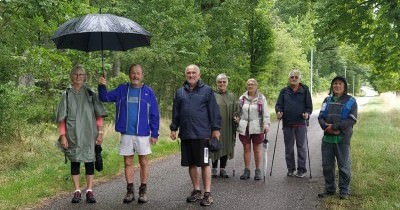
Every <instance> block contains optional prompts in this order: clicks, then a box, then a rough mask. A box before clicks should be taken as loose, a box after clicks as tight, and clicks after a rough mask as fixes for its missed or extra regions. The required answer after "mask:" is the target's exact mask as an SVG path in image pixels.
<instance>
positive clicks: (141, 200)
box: [138, 185, 147, 203]
mask: <svg viewBox="0 0 400 210" xmlns="http://www.w3.org/2000/svg"><path fill="white" fill-rule="evenodd" d="M146 191H147V186H146V185H141V186H140V187H139V198H138V203H147V193H146Z"/></svg>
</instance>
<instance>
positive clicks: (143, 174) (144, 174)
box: [139, 155, 149, 184]
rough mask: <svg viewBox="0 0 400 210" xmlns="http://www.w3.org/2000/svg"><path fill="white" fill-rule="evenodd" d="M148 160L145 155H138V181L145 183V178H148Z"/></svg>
mask: <svg viewBox="0 0 400 210" xmlns="http://www.w3.org/2000/svg"><path fill="white" fill-rule="evenodd" d="M148 163H149V161H148V159H147V155H139V164H140V183H142V184H147V180H148V178H149V167H148V165H149V164H148Z"/></svg>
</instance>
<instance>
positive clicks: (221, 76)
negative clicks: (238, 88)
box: [215, 73, 228, 83]
mask: <svg viewBox="0 0 400 210" xmlns="http://www.w3.org/2000/svg"><path fill="white" fill-rule="evenodd" d="M219 80H226V83H228V76H226V74H225V73H222V74H218V76H217V78H216V79H215V81H216V82H218V81H219Z"/></svg>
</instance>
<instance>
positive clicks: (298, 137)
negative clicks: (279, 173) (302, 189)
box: [275, 69, 313, 178]
mask: <svg viewBox="0 0 400 210" xmlns="http://www.w3.org/2000/svg"><path fill="white" fill-rule="evenodd" d="M300 81H301V73H300V71H299V70H298V69H293V70H292V71H290V73H289V85H288V86H287V87H285V88H283V89H282V90H281V92H280V93H279V97H278V100H277V102H276V105H275V111H276V117H277V118H278V119H282V121H283V122H282V123H283V136H284V141H285V157H286V166H287V169H288V172H287V176H289V177H293V176H296V177H299V178H303V177H304V176H305V174H306V172H307V168H306V161H307V142H306V132H307V128H306V126H307V123H306V120H308V118H309V117H310V115H311V113H312V109H313V106H312V100H311V94H310V92H309V90H308V87H307V86H306V85H304V84H301V83H300ZM295 141H296V147H297V173H295V171H296V161H295V157H294V154H295V153H294V143H295Z"/></svg>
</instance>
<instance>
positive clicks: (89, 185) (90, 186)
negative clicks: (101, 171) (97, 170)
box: [86, 175, 94, 190]
mask: <svg viewBox="0 0 400 210" xmlns="http://www.w3.org/2000/svg"><path fill="white" fill-rule="evenodd" d="M93 180H94V175H86V190H88V189H90V190H92V189H93Z"/></svg>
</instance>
